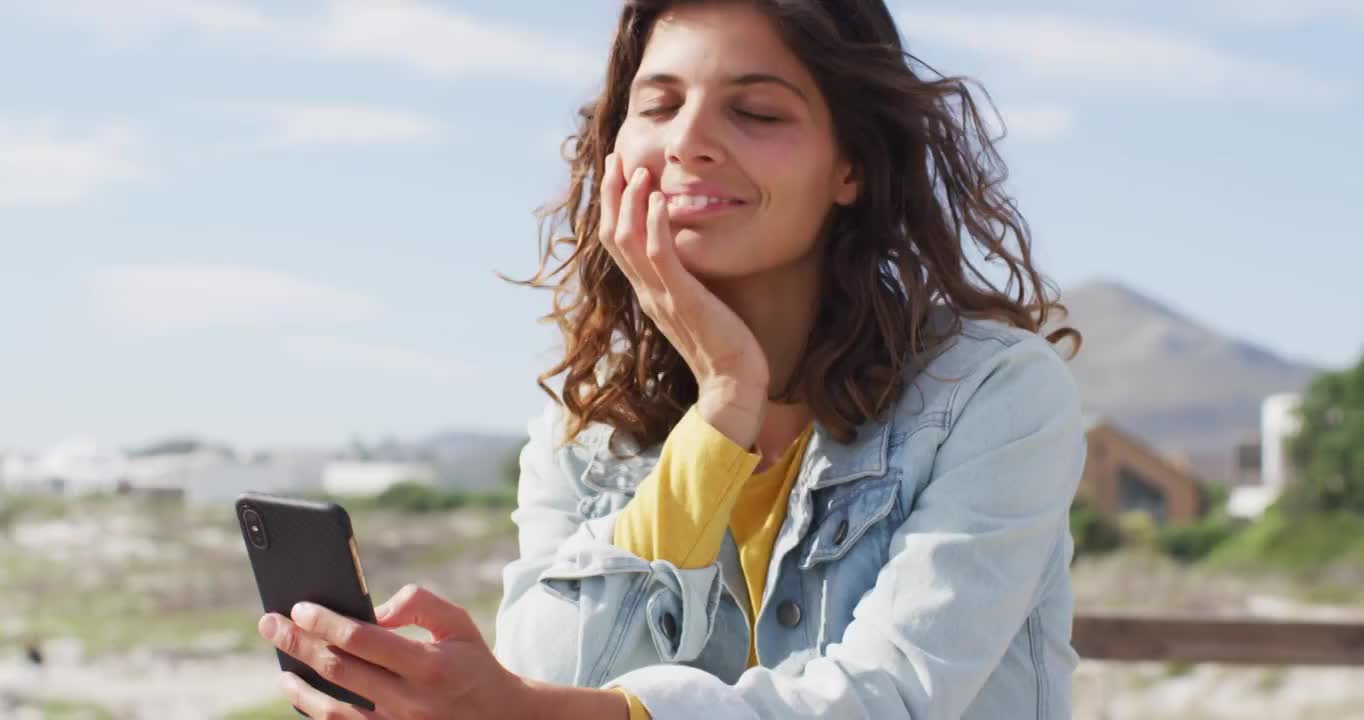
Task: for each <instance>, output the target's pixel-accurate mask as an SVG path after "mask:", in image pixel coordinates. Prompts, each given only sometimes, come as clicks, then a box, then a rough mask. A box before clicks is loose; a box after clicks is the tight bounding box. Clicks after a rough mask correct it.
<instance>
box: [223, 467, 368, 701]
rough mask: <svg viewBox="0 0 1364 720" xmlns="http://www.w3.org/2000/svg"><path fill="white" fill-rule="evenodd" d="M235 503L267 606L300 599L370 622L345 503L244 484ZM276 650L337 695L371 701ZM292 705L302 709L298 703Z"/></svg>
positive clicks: (282, 606)
mask: <svg viewBox="0 0 1364 720" xmlns="http://www.w3.org/2000/svg"><path fill="white" fill-rule="evenodd" d="M236 509H237V521H238V523H239V524H240V525H241V529H242V539H243V540H245V542H246V552H247V555H248V556H249V557H250V558H251V570H252V572H253V573H255V576H256V588H257V589H258V590H259V591H260V599H261V604H262V605H263V606H264V607H265V611H266V612H276V613H279V614H281V615H283V616H284V617H289V615H290V613H291V611H292V609H293V607H294V604H295V603H299V602H303V601H305V600H306V601H307V602H311V603H315V604H317V605H321V606H322V607H325V608H328V609H330V610H332V611H334V612H337V613H340V614H342V615H346V616H349V617H352V618H355V619H356V620H360V621H363V622H368V623H373V622H375V618H374V604H373V603H372V601H371V600H370V596H369V589H368V588H367V587H366V586H365V574H364V571H363V570H362V569H361V568H360V553H359V550H358V549H357V546H356V544H355V533H354V532H353V531H352V530H351V524H350V516H349V515H348V514H347V513H346V510H345V509H344V508H342V507H341V506H340V505H337V504H336V503H331V502H315V501H310V500H300V499H295V498H288V497H283V496H279V495H270V494H266V493H256V492H248V493H243V494H241V495H240V496H238V497H237V502H236ZM275 654H276V655H277V656H278V657H279V667H280V669H281V670H287V671H289V672H292V673H294V674H295V675H297V676H299V677H300V678H302V679H303V680H304V682H307V683H308V684H310V685H312V686H313V687H315V688H317V689H318V690H321V691H322V692H324V693H326V694H328V695H330V696H332V697H334V698H336V699H338V700H341V701H342V702H347V703H350V704H353V705H356V706H358V707H362V708H365V709H366V710H373V709H374V703H372V702H370V701H369V700H368V699H367V698H363V697H361V696H359V695H357V694H355V693H353V692H351V691H349V690H347V689H345V688H343V687H340V686H339V685H336V684H334V683H332V682H330V681H328V680H327V679H325V678H323V677H322V676H321V675H318V674H317V672H316V671H315V670H313V669H312V668H311V667H309V666H308V665H306V664H304V663H303V662H301V661H299V660H296V659H294V658H293V657H291V656H289V655H287V654H285V653H284V652H283V651H280V650H276V651H275ZM295 710H297V708H295ZM298 712H299V714H300V715H304V716H305V717H306V714H305V713H303V711H302V710H299V711H298Z"/></svg>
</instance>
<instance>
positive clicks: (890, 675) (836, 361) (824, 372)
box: [262, 0, 1084, 720]
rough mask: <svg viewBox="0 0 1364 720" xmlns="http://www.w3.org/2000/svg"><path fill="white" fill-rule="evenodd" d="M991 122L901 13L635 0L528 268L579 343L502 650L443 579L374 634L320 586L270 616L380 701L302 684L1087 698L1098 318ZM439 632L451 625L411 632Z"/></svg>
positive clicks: (523, 709)
mask: <svg viewBox="0 0 1364 720" xmlns="http://www.w3.org/2000/svg"><path fill="white" fill-rule="evenodd" d="M984 128H985V124H984V123H982V122H981V120H980V118H979V117H978V115H977V112H976V106H975V104H974V101H973V99H972V96H971V94H970V92H969V90H968V85H967V82H966V81H964V80H962V79H959V78H948V77H942V76H938V75H936V74H935V73H932V72H931V71H927V70H926V69H925V68H924V66H923V64H922V63H921V62H919V61H918V60H917V59H915V58H913V57H912V56H909V55H908V54H907V53H906V52H905V51H904V49H903V48H902V47H901V44H900V40H899V35H898V32H897V29H896V27H895V25H894V22H893V21H892V19H891V15H890V13H889V12H888V10H887V8H886V6H885V5H884V3H883V2H882V1H881V0H847V1H845V2H840V3H827V2H820V1H818V0H753V1H751V2H750V1H743V2H740V1H732V0H731V1H720V0H715V1H705V0H700V1H697V0H693V1H690V2H668V1H667V0H628V1H627V2H626V3H625V7H624V9H623V11H622V13H621V19H620V24H619V26H618V29H617V33H616V36H615V40H614V42H613V44H612V47H611V52H610V59H609V62H608V66H607V74H606V85H605V89H604V91H603V93H602V94H601V96H600V97H598V98H596V99H595V100H594V101H592V102H591V103H589V104H588V105H587V106H586V107H585V108H584V109H583V111H582V117H581V126H580V128H579V131H578V133H577V135H576V139H575V142H574V144H573V148H572V150H573V151H572V157H571V158H570V162H571V173H572V174H571V184H570V189H569V193H568V195H567V197H565V198H563V200H562V201H561V202H559V203H558V204H556V205H554V206H553V207H551V208H549V209H548V210H547V211H546V213H545V219H546V230H547V233H546V242H545V244H544V246H543V248H542V250H543V252H542V261H541V265H540V268H539V271H538V272H537V273H536V274H535V276H534V277H532V278H531V279H530V280H528V281H526V282H525V284H527V285H531V286H536V287H546V288H551V289H553V291H554V307H553V311H552V312H551V313H550V315H549V317H550V318H552V319H553V320H555V321H556V322H557V323H558V325H559V328H560V329H561V331H562V335H563V340H564V357H563V359H562V360H561V361H560V362H559V363H557V364H556V365H555V366H554V367H553V368H551V369H550V370H549V371H548V372H546V373H545V374H544V375H542V376H541V378H540V383H541V386H542V387H544V388H545V390H546V392H548V393H549V394H550V395H551V396H552V398H553V400H552V401H551V402H550V403H549V404H548V405H547V407H546V410H545V412H544V414H543V415H542V416H541V417H540V418H538V419H537V420H535V421H533V422H532V423H531V425H530V442H529V443H528V444H527V445H526V446H525V447H524V449H523V450H522V453H521V463H520V481H519V486H518V498H517V509H516V511H515V512H514V513H513V515H512V518H513V520H514V521H515V522H516V524H517V527H518V531H519V541H520V547H519V549H520V557H519V558H517V559H516V560H515V561H514V562H512V563H511V564H509V565H508V566H507V567H506V568H505V570H504V573H503V580H504V593H503V598H502V602H501V606H500V607H499V610H498V617H497V647H496V651H495V652H494V651H491V650H489V648H488V647H487V646H486V644H484V643H483V641H482V639H481V637H480V636H479V633H478V631H477V629H476V628H474V626H473V624H472V622H470V621H469V618H468V614H467V613H466V612H465V611H464V610H463V609H462V608H459V607H458V606H455V605H453V604H451V603H449V602H446V601H444V600H442V599H440V598H438V597H436V596H434V595H432V594H430V593H429V592H426V591H424V590H422V589H420V588H416V587H411V588H408V589H406V590H404V591H403V592H401V593H399V597H397V598H395V599H394V600H391V601H390V602H389V603H388V604H386V605H385V606H384V607H382V608H380V610H379V611H378V625H379V627H375V626H369V625H365V624H361V623H355V622H353V621H347V620H345V619H344V618H339V617H337V616H334V615H331V614H329V613H327V612H326V611H324V610H321V609H318V608H312V607H306V606H305V607H300V608H296V609H295V610H294V617H293V618H292V620H290V619H288V618H272V622H270V623H269V625H268V626H266V625H263V626H262V632H265V633H266V634H267V635H269V636H270V637H272V638H274V640H275V642H276V644H277V645H278V646H279V647H281V648H283V649H285V651H286V652H289V653H290V654H294V653H298V654H299V656H300V657H304V658H306V660H307V662H308V663H309V664H310V665H311V666H313V667H315V668H318V669H319V672H320V673H321V674H322V675H323V676H324V677H326V678H328V679H330V680H332V681H333V682H336V683H337V684H339V685H341V686H343V687H347V688H350V689H352V690H354V691H355V692H357V693H359V694H360V695H363V696H365V697H369V698H373V699H374V700H375V705H376V710H375V711H373V712H370V711H364V710H360V709H357V708H353V707H350V706H342V705H339V704H337V703H336V702H335V701H331V700H330V699H329V698H326V697H325V696H321V695H320V694H317V693H315V692H313V691H311V690H310V689H309V688H307V687H304V686H302V685H301V684H299V683H295V682H291V683H290V684H289V685H287V686H286V689H287V691H288V692H289V694H290V697H291V699H292V700H294V701H296V703H297V704H298V705H299V707H302V708H304V709H306V710H309V711H310V712H312V711H317V712H320V713H322V714H324V716H326V717H343V718H370V717H379V718H393V719H395V720H396V719H400V718H434V717H440V718H521V717H526V718H530V717H534V718H565V719H568V718H594V719H595V718H617V719H618V720H625V719H626V718H627V717H628V718H630V719H631V720H638V719H639V718H648V717H653V718H657V719H660V720H664V719H670V718H696V717H703V716H704V717H708V718H715V719H716V720H728V719H730V718H733V719H736V720H738V719H743V720H749V719H756V718H763V717H781V718H880V719H886V718H907V719H908V718H913V719H914V720H925V719H938V718H971V719H973V720H984V719H986V718H990V719H995V718H1002V717H1008V718H1022V717H1030V718H1038V719H1039V720H1056V719H1058V718H1067V717H1069V716H1070V700H1069V699H1070V675H1071V672H1072V670H1073V669H1074V667H1075V665H1076V662H1077V657H1076V655H1075V653H1074V651H1073V650H1072V649H1071V647H1070V626H1071V607H1072V602H1071V589H1070V578H1069V570H1068V568H1069V560H1070V557H1071V555H1072V552H1073V545H1072V542H1071V538H1070V535H1069V522H1068V511H1069V507H1070V502H1071V498H1072V496H1073V495H1074V492H1075V488H1076V484H1077V483H1078V481H1079V476H1080V469H1081V465H1082V462H1083V445H1084V440H1083V429H1082V428H1083V423H1082V421H1081V417H1080V409H1079V407H1080V406H1079V400H1078V394H1077V391H1076V388H1075V384H1074V382H1073V381H1072V379H1071V377H1070V374H1069V371H1068V369H1067V368H1066V365H1065V362H1064V360H1063V359H1062V358H1061V356H1060V354H1059V353H1058V352H1057V350H1056V349H1055V347H1054V346H1055V345H1057V344H1060V343H1061V342H1062V341H1063V340H1067V339H1069V340H1073V341H1075V343H1078V334H1077V333H1075V332H1074V331H1073V330H1071V329H1070V328H1064V327H1063V328H1061V329H1060V330H1057V331H1055V332H1052V333H1051V334H1049V335H1046V336H1044V335H1043V334H1042V330H1041V329H1042V328H1043V327H1044V326H1046V325H1047V323H1048V321H1049V319H1052V318H1054V316H1055V313H1056V312H1057V310H1058V306H1057V305H1056V304H1055V301H1054V297H1053V296H1054V292H1053V291H1052V290H1051V288H1050V286H1049V285H1048V284H1047V283H1046V282H1045V281H1044V280H1043V278H1042V276H1041V275H1040V274H1039V273H1038V271H1037V270H1036V269H1035V268H1034V267H1033V263H1032V260H1031V243H1030V239H1029V237H1028V233H1027V226H1026V224H1025V223H1024V222H1023V219H1022V217H1021V216H1020V214H1019V212H1018V210H1017V207H1016V205H1015V203H1014V202H1013V200H1012V198H1010V197H1009V196H1008V195H1007V194H1006V193H1005V192H1004V190H1003V188H1002V181H1003V178H1004V177H1005V172H1004V167H1003V164H1002V163H1001V162H1000V160H999V157H998V155H997V154H996V153H995V151H994V148H993V147H992V145H991V144H990V139H989V137H988V135H987V134H986V131H985V129H984ZM563 231H567V232H568V233H569V234H568V235H567V236H564V237H556V236H555V235H554V233H556V232H563ZM559 250H566V251H567V256H566V257H564V258H558V251H559ZM977 256H979V257H984V258H986V259H987V260H988V261H992V262H994V263H996V266H997V268H998V269H1000V270H1002V272H1003V275H1004V276H1005V277H1007V278H1008V282H1007V284H1006V285H1005V287H1003V288H1000V287H997V286H995V285H993V284H991V282H990V281H989V280H988V279H987V278H988V273H986V272H985V268H982V267H980V266H978V265H977V264H974V261H973V258H975V257H977ZM556 259H558V260H559V262H558V264H557V265H555V261H556ZM561 373H562V374H564V387H563V392H562V397H560V396H559V395H556V394H555V393H554V392H553V391H552V390H551V389H550V388H549V386H548V384H547V381H548V380H549V379H551V378H553V377H555V376H557V375H559V374H561ZM411 623H415V624H419V625H422V626H423V627H426V628H427V629H428V630H430V631H431V634H432V639H431V640H430V641H429V642H423V641H416V640H409V639H406V638H403V639H395V638H396V637H397V636H395V635H393V634H392V633H391V632H389V630H390V629H393V628H396V627H399V626H402V625H405V624H411Z"/></svg>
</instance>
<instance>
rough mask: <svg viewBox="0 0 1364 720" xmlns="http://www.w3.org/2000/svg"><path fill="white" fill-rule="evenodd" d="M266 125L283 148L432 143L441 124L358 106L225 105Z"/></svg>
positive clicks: (390, 110) (409, 114)
mask: <svg viewBox="0 0 1364 720" xmlns="http://www.w3.org/2000/svg"><path fill="white" fill-rule="evenodd" d="M223 106H224V107H226V108H227V109H229V110H231V109H234V108H235V109H237V110H239V111H240V112H242V113H244V114H246V115H248V116H251V117H254V118H257V119H259V120H261V121H263V122H264V123H265V124H266V126H267V128H268V129H267V133H268V134H269V137H270V141H271V142H274V143H278V144H281V145H380V144H394V143H410V142H421V141H426V140H431V139H433V138H435V137H437V136H438V135H439V134H440V125H439V123H438V122H437V121H436V120H434V119H432V118H429V117H427V116H425V115H421V114H420V113H415V112H411V111H407V110H399V109H394V108H383V107H375V106H368V105H359V104H355V103H270V102H256V103H253V102H241V103H227V104H224V105H223Z"/></svg>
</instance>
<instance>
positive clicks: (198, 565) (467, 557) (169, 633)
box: [0, 498, 1364, 720]
mask: <svg viewBox="0 0 1364 720" xmlns="http://www.w3.org/2000/svg"><path fill="white" fill-rule="evenodd" d="M354 521H355V526H356V532H357V537H358V538H360V545H361V556H362V560H363V563H364V566H365V570H366V576H367V578H368V580H369V583H370V587H371V590H372V592H373V594H374V596H375V599H376V601H379V600H382V599H384V598H385V597H387V595H388V594H390V593H392V592H393V591H395V590H397V589H398V588H399V587H401V586H402V585H403V584H405V583H407V582H418V583H422V584H424V585H426V586H428V587H431V588H433V589H435V590H437V591H438V592H440V593H442V594H444V595H445V596H447V597H450V598H451V599H454V600H456V601H458V602H461V603H462V604H464V605H466V606H467V607H469V608H470V609H471V610H472V611H473V612H474V613H475V616H476V617H478V618H480V621H481V622H482V624H483V627H484V628H485V634H488V635H489V637H490V639H491V636H490V630H491V619H492V614H493V612H494V610H495V607H496V601H497V594H498V589H499V585H500V570H501V567H502V564H503V563H504V562H505V561H506V560H507V559H509V558H510V557H511V556H512V554H513V553H514V552H515V542H514V538H513V537H512V534H511V525H510V523H509V522H508V520H507V518H506V511H505V510H465V511H459V512H455V513H438V514H431V515H397V514H393V513H386V512H378V511H373V512H364V513H357V514H356V515H355V517H354ZM1074 577H1075V591H1076V599H1077V606H1078V607H1079V608H1080V609H1081V610H1082V611H1084V610H1105V611H1123V612H1151V613H1160V614H1192V615H1207V614H1223V615H1252V616H1260V617H1266V618H1303V619H1318V620H1354V621H1360V622H1364V588H1359V589H1358V592H1357V593H1352V591H1351V588H1350V587H1349V586H1348V585H1347V586H1344V587H1342V586H1341V584H1340V583H1335V584H1333V585H1332V586H1331V587H1330V588H1329V592H1327V591H1323V589H1322V588H1318V587H1311V586H1305V585H1303V584H1302V583H1294V582H1290V581H1288V580H1285V579H1283V578H1274V577H1261V578H1249V577H1244V576H1233V575H1227V574H1212V573H1206V572H1200V571H1191V570H1189V569H1186V568H1183V567H1180V566H1178V565H1176V564H1174V563H1172V562H1170V561H1168V560H1166V559H1164V558H1161V557H1159V556H1156V555H1152V554H1148V553H1140V552H1125V553H1121V554H1118V555H1114V556H1109V557H1106V558H1101V559H1098V560H1082V561H1080V562H1079V563H1077V564H1076V566H1075V569H1074ZM1323 599H1329V600H1330V602H1329V603H1326V602H1322V600H1323ZM0 603H3V606H4V607H6V608H9V609H11V612H10V613H9V614H8V615H7V616H6V617H5V618H4V619H0V720H8V719H9V718H15V719H18V720H34V719H38V718H42V719H44V720H46V719H48V718H57V719H67V720H75V719H77V718H91V719H93V720H140V719H142V718H149V719H150V718H154V719H156V720H164V719H165V718H175V719H176V720H200V719H202V720H275V719H279V720H283V719H285V718H293V717H296V716H295V715H293V713H292V711H291V710H290V709H289V708H288V706H287V705H285V704H284V703H282V702H281V701H280V700H279V697H280V696H279V694H278V692H277V691H276V689H275V685H274V682H275V676H276V667H275V664H274V657H273V654H272V652H271V650H270V649H269V648H268V647H267V646H265V644H264V642H263V641H261V640H259V638H258V637H257V636H256V635H255V630H254V628H255V622H256V619H257V617H259V612H260V609H259V608H260V606H259V599H258V597H257V596H256V594H255V587H254V585H253V583H252V580H251V575H250V570H249V566H248V565H247V561H246V554H245V552H244V550H243V548H242V546H241V538H240V535H239V534H238V533H237V530H236V526H235V521H234V518H233V516H232V509H231V507H230V506H227V507H225V508H221V509H201V510H194V511H186V510H184V509H183V508H181V507H179V506H178V505H175V504H170V503H157V502H148V501H145V500H143V501H136V500H131V499H126V498H115V499H105V500H97V501H94V500H92V501H80V502H76V503H50V502H44V503H36V504H31V505H29V506H27V507H25V508H23V512H22V513H19V512H13V511H12V509H11V512H8V513H0ZM30 647H36V648H38V649H39V650H40V652H41V654H42V655H43V663H42V664H41V666H35V665H34V664H32V663H31V662H30V661H29V659H28V657H27V652H28V650H29V649H30ZM1074 706H1075V713H1074V716H1075V717H1076V718H1080V719H1082V720H1087V719H1093V720H1099V719H1102V720H1128V719H1134V720H1135V719H1137V718H1141V719H1142V720H1146V719H1149V718H1171V719H1175V720H1214V719H1218V718H1228V719H1230V718H1236V720H1247V719H1248V718H1272V719H1275V720H1278V719H1281V718H1292V719H1302V720H1312V719H1315V718H1320V719H1321V720H1326V719H1328V718H1329V719H1330V720H1348V719H1349V718H1360V719H1361V720H1364V669H1348V668H1338V669H1333V668H1291V667H1287V668H1286V667H1250V668H1246V667H1229V666H1221V665H1199V666H1185V665H1176V664H1166V663H1140V664H1126V663H1097V662H1086V663H1084V664H1082V666H1081V668H1080V669H1079V671H1078V673H1077V675H1076V677H1075V693H1074Z"/></svg>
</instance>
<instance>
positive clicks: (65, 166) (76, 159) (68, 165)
mask: <svg viewBox="0 0 1364 720" xmlns="http://www.w3.org/2000/svg"><path fill="white" fill-rule="evenodd" d="M138 144H139V138H138V134H137V133H136V132H135V131H134V130H133V129H132V128H130V127H128V126H127V125H123V124H117V123H114V124H106V125H102V126H100V127H97V128H95V129H94V130H92V131H89V132H87V133H85V134H76V133H72V132H70V131H62V130H59V129H58V128H57V127H56V126H55V125H54V124H53V123H52V122H49V121H41V122H39V121H26V122H22V123H21V122H18V121H6V120H4V119H2V118H0V208H4V207H16V206H60V205H70V204H72V203H76V202H78V201H80V200H82V199H84V198H85V197H86V196H88V195H90V194H91V193H93V192H95V191H97V190H99V189H100V188H102V187H104V186H105V185H108V184H111V183H115V182H120V181H126V180H137V179H140V178H143V177H145V176H146V175H147V170H146V168H144V167H143V166H142V165H141V163H139V162H138V160H137V159H136V154H137V153H136V150H137V147H138Z"/></svg>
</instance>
